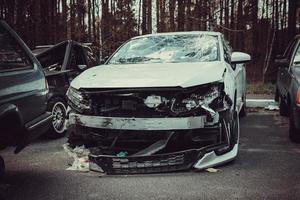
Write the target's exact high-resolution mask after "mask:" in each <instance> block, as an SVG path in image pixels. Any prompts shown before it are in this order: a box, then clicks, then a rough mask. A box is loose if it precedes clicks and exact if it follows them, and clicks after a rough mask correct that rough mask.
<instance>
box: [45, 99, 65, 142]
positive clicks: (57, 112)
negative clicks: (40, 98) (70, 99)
mask: <svg viewBox="0 0 300 200" xmlns="http://www.w3.org/2000/svg"><path fill="white" fill-rule="evenodd" d="M48 111H49V112H51V113H52V116H53V119H52V124H51V127H50V128H49V130H48V131H47V133H46V137H47V138H49V139H56V138H61V137H63V136H65V134H66V130H65V128H64V127H65V121H66V114H67V109H66V102H65V100H64V99H63V98H61V97H54V98H52V99H51V100H50V101H49V102H48Z"/></svg>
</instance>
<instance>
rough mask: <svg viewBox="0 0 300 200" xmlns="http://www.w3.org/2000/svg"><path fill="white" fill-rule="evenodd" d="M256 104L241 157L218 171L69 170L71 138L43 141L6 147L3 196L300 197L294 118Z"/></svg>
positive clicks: (244, 122)
mask: <svg viewBox="0 0 300 200" xmlns="http://www.w3.org/2000/svg"><path fill="white" fill-rule="evenodd" d="M277 113H278V112H277V111H273V112H271V111H261V110H260V111H257V110H255V109H251V110H250V113H249V114H248V116H247V117H245V118H243V119H241V138H240V149H239V154H238V157H237V158H236V160H235V161H234V162H231V163H228V164H226V165H223V166H218V167H216V168H217V169H219V171H218V172H217V173H210V172H207V171H196V170H191V171H188V172H180V173H167V174H151V175H149V174H147V175H128V176H126V175H122V176H107V175H103V174H99V173H94V172H86V173H83V172H76V171H66V168H67V167H68V163H70V161H71V160H70V158H69V157H68V155H67V154H66V153H65V152H64V150H63V148H62V145H63V144H64V143H65V142H66V139H65V138H63V139H59V140H53V141H49V140H38V141H37V142H35V143H33V144H31V145H30V146H28V147H26V149H24V150H23V151H22V152H21V153H20V154H18V155H14V154H13V153H12V149H7V150H5V151H4V152H2V156H3V157H4V159H5V162H6V168H7V170H6V175H5V178H4V180H3V181H2V183H1V184H0V194H2V196H3V197H2V199H12V200H16V199H20V200H36V199H38V200H65V199H74V200H77V199H83V200H95V199H122V200H123V199H300V144H293V143H291V142H290V141H289V140H288V120H287V119H286V118H283V117H280V116H279V115H278V114H277Z"/></svg>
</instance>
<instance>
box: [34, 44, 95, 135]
mask: <svg viewBox="0 0 300 200" xmlns="http://www.w3.org/2000/svg"><path fill="white" fill-rule="evenodd" d="M33 52H35V54H36V58H37V59H38V60H39V62H40V63H41V65H42V67H43V70H44V73H45V75H46V78H47V81H48V84H49V89H50V92H49V95H48V100H47V102H48V111H50V112H51V113H52V116H53V120H52V126H51V128H50V129H49V131H48V132H47V136H48V137H50V138H57V137H61V136H63V135H64V133H65V118H66V106H67V99H66V96H65V94H66V92H67V89H68V88H69V85H70V82H71V81H72V80H73V79H74V78H75V77H76V76H77V75H79V74H80V73H81V72H83V71H84V70H85V69H87V68H90V67H93V66H96V65H99V64H100V61H99V59H98V57H97V56H96V55H95V54H94V53H93V51H92V49H91V48H90V47H89V46H87V44H83V43H78V42H75V41H72V40H66V41H63V42H61V43H59V44H57V45H45V46H38V47H37V48H36V49H35V50H33Z"/></svg>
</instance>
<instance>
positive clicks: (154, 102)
mask: <svg viewBox="0 0 300 200" xmlns="http://www.w3.org/2000/svg"><path fill="white" fill-rule="evenodd" d="M167 102H168V100H167V99H166V98H165V97H162V96H157V95H150V96H147V97H146V98H145V99H144V104H145V105H146V106H147V107H148V108H158V107H159V106H160V105H162V104H166V103H167Z"/></svg>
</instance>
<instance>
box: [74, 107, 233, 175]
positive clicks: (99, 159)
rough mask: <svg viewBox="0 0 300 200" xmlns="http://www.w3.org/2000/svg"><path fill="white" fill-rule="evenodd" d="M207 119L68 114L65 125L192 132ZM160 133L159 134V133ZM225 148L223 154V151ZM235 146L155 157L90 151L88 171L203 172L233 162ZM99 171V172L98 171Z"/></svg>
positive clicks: (125, 172) (131, 172)
mask: <svg viewBox="0 0 300 200" xmlns="http://www.w3.org/2000/svg"><path fill="white" fill-rule="evenodd" d="M206 120H207V119H206V116H193V117H180V118H179V117H177V118H175V117H174V118H120V117H101V116H87V115H81V114H77V113H70V114H69V121H68V126H69V127H71V126H81V127H86V128H93V129H99V130H102V129H103V130H118V131H128V130H130V131H136V132H139V131H140V132H143V131H178V130H179V131H185V130H186V131H193V130H198V129H206V128H208V129H209V128H211V127H206V126H207V124H209V123H208V122H207V121H206ZM158 134H159V133H158ZM224 149H227V150H226V151H223V150H224ZM237 149H238V144H235V145H233V146H232V147H229V144H228V143H222V144H216V145H209V146H205V147H200V148H193V147H191V148H190V149H186V150H182V151H176V152H168V153H158V154H151V155H149V154H145V155H138V154H133V155H129V156H124V157H123V156H122V157H120V156H117V155H106V154H103V152H102V151H91V154H90V155H89V159H90V161H91V165H90V166H91V170H95V171H98V170H97V169H98V168H101V169H102V170H103V171H105V172H106V173H107V174H136V173H158V172H170V171H181V170H187V169H190V168H192V167H194V168H196V169H205V168H208V167H211V166H215V165H218V164H222V163H224V162H228V161H230V160H232V159H234V158H235V157H236V155H237ZM99 171H101V170H99Z"/></svg>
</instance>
